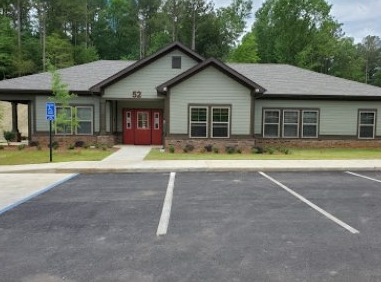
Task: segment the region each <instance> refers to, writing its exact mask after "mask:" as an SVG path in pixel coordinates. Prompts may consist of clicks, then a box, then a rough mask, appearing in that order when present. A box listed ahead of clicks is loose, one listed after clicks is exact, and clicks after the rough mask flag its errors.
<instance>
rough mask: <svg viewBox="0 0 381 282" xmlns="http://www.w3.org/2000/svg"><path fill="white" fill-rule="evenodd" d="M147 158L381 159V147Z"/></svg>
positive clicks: (155, 153) (154, 153) (153, 153)
mask: <svg viewBox="0 0 381 282" xmlns="http://www.w3.org/2000/svg"><path fill="white" fill-rule="evenodd" d="M145 159H146V160H351V159H381V149H290V153H289V154H288V155H286V154H282V153H279V152H275V153H273V154H225V153H219V154H215V153H213V152H211V153H204V154H198V153H168V152H160V150H159V149H152V150H151V152H150V153H149V154H148V155H147V157H146V158H145Z"/></svg>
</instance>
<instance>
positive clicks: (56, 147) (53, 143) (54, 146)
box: [48, 141, 60, 150]
mask: <svg viewBox="0 0 381 282" xmlns="http://www.w3.org/2000/svg"><path fill="white" fill-rule="evenodd" d="M59 146H60V145H59V144H58V142H57V141H53V142H52V148H53V149H54V150H57V149H58V148H59ZM48 148H50V144H48Z"/></svg>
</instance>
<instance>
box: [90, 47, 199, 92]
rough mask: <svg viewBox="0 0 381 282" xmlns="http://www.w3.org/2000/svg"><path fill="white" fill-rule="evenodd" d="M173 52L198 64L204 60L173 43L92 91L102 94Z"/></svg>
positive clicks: (97, 85) (93, 87) (189, 50)
mask: <svg viewBox="0 0 381 282" xmlns="http://www.w3.org/2000/svg"><path fill="white" fill-rule="evenodd" d="M173 50H180V51H181V52H182V53H184V54H186V55H188V56H189V57H191V58H193V59H194V60H196V61H197V62H201V61H203V60H204V58H203V57H202V56H200V55H199V54H197V53H196V52H194V51H193V50H191V49H189V48H187V47H186V46H185V45H183V44H181V43H180V42H177V41H176V42H173V43H172V44H170V45H168V46H166V47H164V48H163V49H161V50H160V51H158V52H156V53H154V54H152V55H150V56H148V57H146V58H144V59H141V60H139V61H137V62H136V63H135V64H132V65H131V66H128V67H127V68H125V69H123V70H121V71H120V72H118V73H116V74H114V75H113V76H111V77H109V78H107V79H105V80H103V81H101V82H99V83H97V84H96V85H94V86H92V87H91V88H90V90H91V91H92V92H101V91H102V89H103V88H105V87H107V86H109V85H111V84H114V83H116V82H118V81H119V80H121V79H123V78H125V77H126V76H128V75H129V74H131V73H133V72H136V71H138V70H139V69H141V68H143V67H145V66H147V65H149V64H151V63H152V62H154V61H156V60H158V59H159V58H162V57H163V56H165V55H166V54H168V53H170V52H172V51H173Z"/></svg>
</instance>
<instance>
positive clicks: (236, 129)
mask: <svg viewBox="0 0 381 282" xmlns="http://www.w3.org/2000/svg"><path fill="white" fill-rule="evenodd" d="M189 104H200V105H204V104H205V105H231V106H232V107H231V134H232V135H241V134H242V135H247V134H250V109H251V108H250V105H251V96H250V90H249V89H248V88H246V87H244V86H242V85H241V84H240V83H238V82H236V81H235V80H233V79H232V78H230V77H228V76H226V75H225V74H223V73H221V72H219V71H218V70H216V69H215V68H214V67H209V68H207V69H205V70H203V71H202V72H200V73H198V74H196V75H194V76H192V77H191V78H189V79H187V80H185V81H184V82H182V83H180V84H179V85H177V86H175V87H173V88H172V89H171V90H170V130H171V132H170V133H171V134H188V105H189Z"/></svg>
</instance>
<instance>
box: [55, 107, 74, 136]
mask: <svg viewBox="0 0 381 282" xmlns="http://www.w3.org/2000/svg"><path fill="white" fill-rule="evenodd" d="M56 111H57V114H56V120H55V129H56V134H57V135H71V134H73V122H72V119H73V115H72V114H73V108H72V107H65V108H64V107H60V106H57V107H56Z"/></svg>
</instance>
